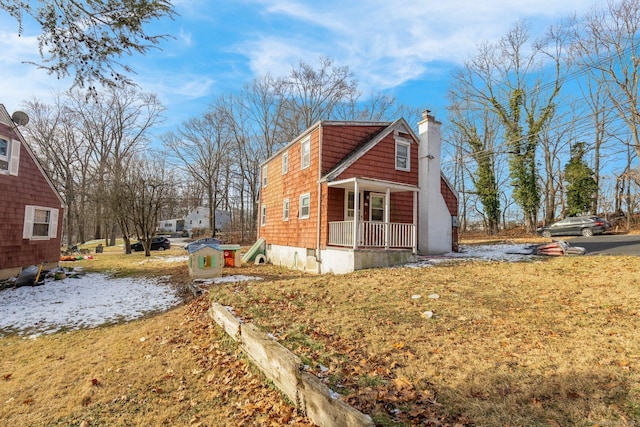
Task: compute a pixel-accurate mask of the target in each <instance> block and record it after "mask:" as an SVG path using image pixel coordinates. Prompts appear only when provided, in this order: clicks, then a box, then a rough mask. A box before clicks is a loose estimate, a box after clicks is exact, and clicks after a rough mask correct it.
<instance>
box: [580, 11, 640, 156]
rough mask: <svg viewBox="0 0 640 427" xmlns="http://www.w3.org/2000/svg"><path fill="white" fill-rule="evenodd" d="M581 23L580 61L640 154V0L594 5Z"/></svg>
mask: <svg viewBox="0 0 640 427" xmlns="http://www.w3.org/2000/svg"><path fill="white" fill-rule="evenodd" d="M581 24H582V25H580V26H579V28H580V29H579V30H578V31H579V32H578V33H577V34H576V40H577V41H576V47H577V52H578V55H579V59H580V61H581V65H582V66H583V67H584V68H585V69H587V70H589V72H590V73H591V75H592V76H594V78H596V79H597V81H598V82H599V84H600V85H601V87H602V88H604V90H605V91H606V95H607V96H608V98H609V101H610V102H611V105H612V106H613V109H614V111H616V113H617V115H618V118H619V120H620V121H622V122H623V123H625V125H626V126H627V128H628V132H629V136H630V139H631V144H632V146H633V148H634V150H635V151H636V153H637V154H640V110H639V108H640V106H639V105H638V100H639V99H638V97H639V91H640V42H639V40H638V37H637V34H638V33H639V32H640V1H638V0H620V1H617V2H614V1H608V2H606V3H603V4H602V5H600V6H599V7H595V8H594V9H593V11H592V12H591V13H590V14H588V15H586V16H585V17H584V19H583V20H582V21H581ZM599 104H600V102H599Z"/></svg>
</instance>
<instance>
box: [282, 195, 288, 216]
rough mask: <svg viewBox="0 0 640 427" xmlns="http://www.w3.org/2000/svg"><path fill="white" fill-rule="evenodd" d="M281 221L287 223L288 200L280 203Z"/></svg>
mask: <svg viewBox="0 0 640 427" xmlns="http://www.w3.org/2000/svg"><path fill="white" fill-rule="evenodd" d="M282 220H283V221H289V199H284V201H283V202H282Z"/></svg>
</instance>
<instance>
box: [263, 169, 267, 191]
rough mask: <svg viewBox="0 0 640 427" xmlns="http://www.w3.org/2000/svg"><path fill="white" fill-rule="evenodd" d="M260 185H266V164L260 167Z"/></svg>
mask: <svg viewBox="0 0 640 427" xmlns="http://www.w3.org/2000/svg"><path fill="white" fill-rule="evenodd" d="M262 186H263V187H266V186H267V165H264V166H263V167H262Z"/></svg>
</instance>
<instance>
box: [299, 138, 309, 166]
mask: <svg viewBox="0 0 640 427" xmlns="http://www.w3.org/2000/svg"><path fill="white" fill-rule="evenodd" d="M300 164H301V166H300V169H305V168H308V167H309V165H310V164H311V137H310V136H308V137H306V138H305V139H304V141H302V142H301V144H300Z"/></svg>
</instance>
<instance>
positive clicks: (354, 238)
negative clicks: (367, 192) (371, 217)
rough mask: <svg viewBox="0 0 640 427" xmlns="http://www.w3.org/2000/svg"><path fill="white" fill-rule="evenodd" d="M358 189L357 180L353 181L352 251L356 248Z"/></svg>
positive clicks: (358, 214) (358, 207) (358, 208)
mask: <svg viewBox="0 0 640 427" xmlns="http://www.w3.org/2000/svg"><path fill="white" fill-rule="evenodd" d="M359 200H360V189H359V188H358V180H357V179H356V180H354V181H353V249H354V250H356V249H357V248H358V240H360V239H359V238H358V217H359V216H360V213H359V210H360V206H359V203H358V201H359Z"/></svg>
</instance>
